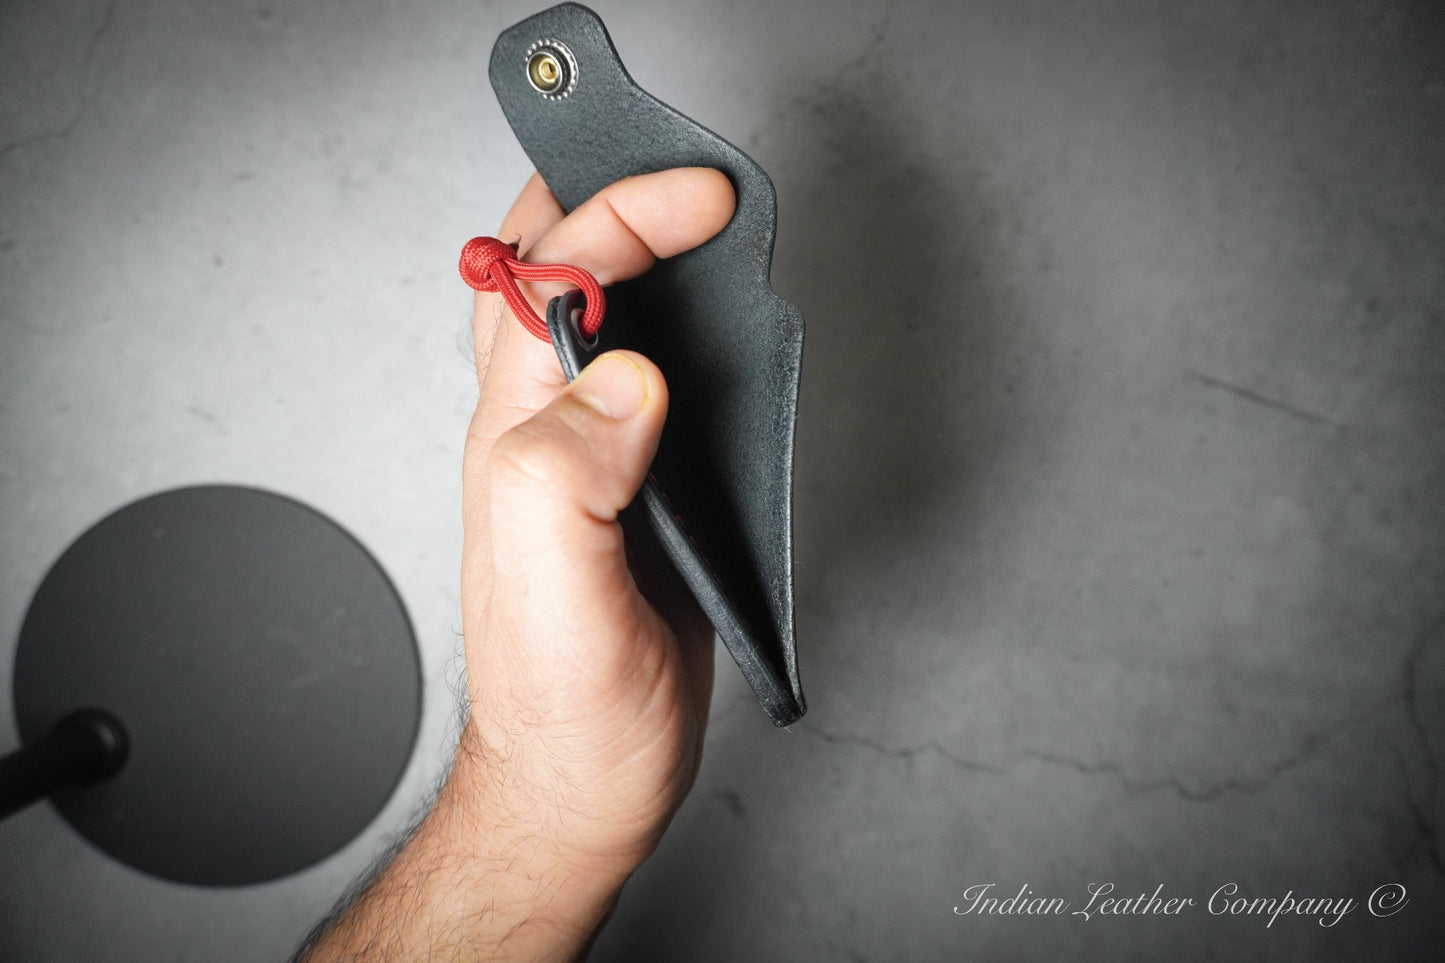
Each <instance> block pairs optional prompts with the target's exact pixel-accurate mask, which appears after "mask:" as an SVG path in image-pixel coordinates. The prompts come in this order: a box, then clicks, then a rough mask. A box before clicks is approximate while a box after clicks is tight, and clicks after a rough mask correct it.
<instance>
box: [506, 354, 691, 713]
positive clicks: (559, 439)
mask: <svg viewBox="0 0 1445 963" xmlns="http://www.w3.org/2000/svg"><path fill="white" fill-rule="evenodd" d="M666 411H667V386H666V384H665V382H664V381H663V379H662V374H661V372H659V371H658V369H657V367H656V366H655V365H653V364H652V363H651V362H649V361H648V360H647V359H646V358H643V357H642V356H641V355H638V354H635V353H633V352H625V351H611V352H607V353H606V354H603V355H601V356H600V357H598V358H597V359H596V360H595V361H593V362H592V364H590V365H589V366H588V367H587V368H586V369H585V370H584V371H583V373H582V375H581V376H580V377H579V378H578V379H577V380H576V381H575V382H573V383H572V384H571V385H569V386H568V387H567V388H566V390H564V391H563V392H562V393H561V394H560V395H559V396H558V397H557V398H556V399H555V400H554V401H552V403H551V404H549V405H548V406H547V407H546V408H544V409H543V410H542V411H540V412H538V413H537V414H536V415H535V416H533V417H532V418H530V419H528V420H527V421H525V422H523V423H522V424H520V425H518V426H516V427H515V428H513V429H511V430H509V431H508V432H506V433H505V434H504V435H502V436H501V437H500V438H498V440H497V442H496V445H495V446H494V448H493V451H492V457H491V458H490V460H489V464H488V482H489V486H488V490H489V501H490V511H489V514H490V516H491V525H490V527H491V532H490V534H491V538H490V549H491V555H492V567H493V578H494V581H493V591H492V612H491V615H490V619H492V620H500V621H501V622H502V623H505V624H506V626H507V627H508V628H509V630H510V632H511V633H512V634H514V635H515V637H516V638H521V639H526V640H528V644H527V646H526V650H527V651H526V658H527V660H528V661H529V662H531V663H532V664H534V665H535V666H536V667H537V671H538V672H539V673H542V674H545V673H548V672H553V671H555V668H556V666H558V665H559V664H560V665H563V666H572V667H576V668H578V669H579V670H581V669H582V667H587V668H586V671H585V672H584V674H586V675H595V676H596V678H595V681H596V682H597V683H598V684H600V685H604V686H605V685H606V684H607V681H608V679H609V678H613V677H615V676H616V673H617V672H619V671H620V672H623V673H624V674H625V673H626V672H628V671H634V670H635V667H633V668H631V669H630V668H628V666H629V665H631V662H630V657H631V656H634V655H637V653H635V652H631V651H630V650H631V649H632V647H634V646H635V645H637V644H639V641H638V640H640V639H645V638H655V636H656V632H655V631H647V629H648V628H649V627H650V626H652V625H653V624H654V621H653V620H655V615H654V614H653V613H652V612H651V610H650V609H649V608H648V607H647V604H646V603H645V602H644V601H643V600H642V598H641V596H640V595H639V594H638V592H637V590H636V588H635V586H634V584H633V582H632V576H631V574H630V572H629V571H628V567H627V557H626V553H625V551H624V546H623V539H622V528H621V526H620V525H619V524H618V523H617V515H618V513H619V512H620V511H621V510H622V509H623V508H625V507H626V506H627V505H628V504H629V503H630V502H631V501H632V499H633V497H634V496H635V495H636V494H637V491H638V489H639V488H640V487H641V486H642V480H643V478H644V477H645V475H646V474H647V469H648V466H649V465H650V464H651V462H652V457H653V455H654V453H655V452H656V450H657V441H658V438H659V437H660V436H661V434H662V424H663V419H664V417H665V415H666ZM519 668H523V669H524V670H525V667H519Z"/></svg>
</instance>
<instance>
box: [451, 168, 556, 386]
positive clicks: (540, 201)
mask: <svg viewBox="0 0 1445 963" xmlns="http://www.w3.org/2000/svg"><path fill="white" fill-rule="evenodd" d="M564 216H565V215H564V213H563V211H562V205H561V204H558V203H557V199H556V198H555V197H553V196H552V191H551V190H550V189H549V188H548V187H547V184H546V182H545V181H543V180H542V175H541V174H538V173H536V172H533V174H532V176H531V177H529V178H527V183H526V184H525V185H523V187H522V192H521V193H520V194H518V195H517V200H516V201H515V202H513V204H512V208H511V210H509V211H507V216H506V217H504V218H502V226H501V227H500V228H498V230H497V237H498V238H500V239H501V240H502V241H505V242H506V243H508V244H511V243H513V242H515V243H516V244H517V249H518V250H519V251H521V252H523V253H524V254H525V253H526V252H527V251H528V250H530V249H531V247H532V246H533V245H535V244H536V243H537V240H538V239H539V238H541V237H542V236H543V235H544V234H546V233H547V232H548V231H550V230H551V229H552V227H553V226H554V225H556V224H557V222H559V221H561V220H562V218H563V217H564ZM502 307H503V302H502V298H501V295H499V294H487V293H484V292H482V291H478V292H477V293H476V294H475V295H474V296H473V298H472V344H473V347H474V349H475V355H476V363H477V382H478V383H479V384H480V383H481V382H482V381H483V380H484V379H485V378H486V372H487V365H488V363H489V362H490V360H491V355H492V347H493V342H494V340H495V338H496V332H497V328H498V326H499V325H500V324H501V323H502V321H503V320H504V319H505V317H506V315H505V314H504V312H503V310H502Z"/></svg>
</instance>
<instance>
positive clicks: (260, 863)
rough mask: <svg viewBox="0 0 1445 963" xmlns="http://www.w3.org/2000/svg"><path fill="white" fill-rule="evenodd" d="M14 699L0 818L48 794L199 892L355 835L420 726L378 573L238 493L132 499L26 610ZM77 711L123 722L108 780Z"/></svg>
mask: <svg viewBox="0 0 1445 963" xmlns="http://www.w3.org/2000/svg"><path fill="white" fill-rule="evenodd" d="M14 688H15V715H16V719H17V722H18V723H19V728H20V734H21V738H22V740H23V742H24V743H25V747H26V748H25V749H23V750H22V751H21V752H19V753H17V754H15V755H14V756H11V757H10V758H9V759H7V760H3V761H0V783H6V784H7V787H6V788H5V789H3V790H0V801H8V802H9V803H10V805H11V808H12V809H13V808H14V807H15V806H16V805H23V804H24V803H25V802H26V801H27V798H34V797H35V796H36V795H38V794H43V793H50V792H54V795H53V797H52V798H53V799H54V802H55V804H56V806H57V807H58V808H59V810H60V812H61V814H62V815H63V816H64V817H65V818H66V819H67V820H68V821H69V822H70V823H71V824H72V825H73V826H74V827H75V828H76V829H77V830H78V831H79V832H80V833H81V834H82V835H84V836H85V837H86V838H87V839H89V840H90V841H91V842H93V843H94V844H95V845H96V846H98V847H100V848H101V849H102V850H104V851H105V852H107V853H109V854H110V855H112V856H114V857H115V858H116V859H119V860H121V861H123V862H125V863H128V864H130V865H131V866H134V867H135V868H137V869H140V870H143V871H144V872H147V873H151V874H153V875H156V876H160V877H163V878H166V879H170V880H176V881H179V882H185V883H194V884H200V885H207V886H227V885H242V884H249V883H259V882H263V881H266V880H271V879H275V878H277V877H280V876H285V875H288V874H290V873H294V872H296V871H298V870H300V869H303V868H305V867H306V866H309V865H311V864H313V863H315V862H317V861H319V860H321V859H323V858H325V857H326V856H328V855H330V854H331V853H333V852H335V851H336V850H337V849H339V848H340V847H342V846H343V845H345V844H346V843H347V842H349V841H350V840H351V839H353V838H354V837H355V836H356V834H357V833H359V832H360V831H361V830H362V829H363V828H364V827H365V826H366V825H367V823H369V822H370V821H371V820H372V819H373V818H374V817H375V816H376V814H377V812H378V811H379V810H380V809H381V807H382V805H383V804H384V803H385V802H386V800H387V799H388V798H389V797H390V795H391V793H392V791H393V790H394V789H395V787H396V784H397V781H398V780H399V779H400V777H401V774H402V771H403V770H404V769H405V767H406V764H407V761H408V760H409V759H410V756H411V752H412V747H413V744H414V742H415V740H416V732H417V725H418V721H419V718H420V714H421V682H420V670H419V667H418V664H417V652H416V643H415V639H414V637H413V634H412V630H411V626H410V623H409V622H408V620H407V617H406V613H405V610H404V609H403V607H402V604H401V601H400V599H399V597H398V596H397V593H396V591H395V589H394V588H393V587H392V585H391V583H390V581H389V580H388V579H387V577H386V575H385V573H384V572H383V571H382V570H381V568H380V566H379V565H377V563H376V561H375V560H374V559H373V558H372V557H371V556H370V555H369V554H368V553H367V552H366V550H365V549H364V548H362V546H361V545H360V544H359V543H358V542H357V541H356V540H355V539H353V538H352V537H351V536H350V535H349V534H347V533H346V532H345V531H344V530H342V529H341V528H340V527H338V526H337V525H336V524H335V523H334V522H332V521H330V520H329V519H327V518H325V517H323V516H321V515H319V514H317V513H316V512H314V511H312V510H311V509H309V508H307V507H305V506H303V505H301V504H298V503H297V502H294V501H291V500H289V499H286V498H283V497H281V496H278V495H274V494H270V493H268V492H262V491H257V490H255V489H249V488H238V487H230V486H206V487H199V488H185V489H179V490H176V491H171V492H165V493H163V494H160V495H156V496H153V497H151V498H146V499H143V500H141V501H139V502H135V503H134V504H131V505H129V506H127V507H125V508H123V509H121V510H119V511H117V512H116V513H114V514H113V515H110V516H109V517H107V518H105V519H103V520H102V521H101V522H99V523H98V524H96V525H95V527H93V528H92V529H90V530H89V531H87V532H86V533H85V534H84V535H82V536H81V537H80V538H79V539H78V540H77V541H76V542H75V543H74V544H73V545H71V546H70V548H69V549H67V550H66V551H65V553H64V554H63V555H62V556H61V557H60V559H59V560H58V561H57V562H56V563H55V565H54V567H52V568H51V570H50V572H49V573H48V574H47V575H46V577H45V579H44V581H43V583H42V584H41V586H40V588H39V590H38V591H37V592H36V594H35V598H34V600H33V601H32V602H31V606H30V609H29V612H28V613H27V615H26V619H25V623H24V627H23V628H22V630H21V635H20V644H19V649H18V651H17V654H16V659H15V674H14ZM82 709H96V710H103V714H108V715H109V716H110V717H113V720H115V721H117V722H118V726H117V729H118V731H119V733H120V735H119V737H118V738H119V739H120V741H121V742H120V747H119V750H118V756H119V759H120V761H121V762H123V765H120V766H119V770H118V771H115V765H116V758H117V753H116V752H115V751H112V752H111V754H110V755H109V756H105V755H104V753H103V752H102V755H101V756H99V757H98V756H96V755H95V752H96V751H97V747H98V746H99V748H100V749H101V750H103V749H104V746H105V738H106V736H105V731H106V730H105V728H104V726H103V725H102V726H101V727H100V728H97V727H96V726H95V725H92V724H91V723H94V722H95V719H96V718H97V717H94V716H82V717H81V724H79V725H78V724H77V723H76V722H75V721H74V720H70V721H67V722H66V724H65V725H59V724H60V723H61V722H62V720H69V719H70V717H72V715H73V714H75V713H76V711H77V710H82ZM86 720H89V722H87V721H86ZM97 740H99V741H98V742H97ZM125 743H128V756H127V754H126V747H125ZM112 749H113V750H114V749H115V747H112ZM107 760H109V761H107ZM107 766H109V767H110V773H113V774H111V775H109V778H104V777H105V776H106V775H107V773H106V772H105V770H106V767H107ZM96 778H104V781H101V782H99V783H95V784H93V785H77V783H83V782H85V781H87V780H94V779H96ZM61 786H70V787H71V788H59V789H58V791H55V790H56V789H57V788H58V787H61Z"/></svg>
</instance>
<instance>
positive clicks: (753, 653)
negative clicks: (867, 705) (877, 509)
mask: <svg viewBox="0 0 1445 963" xmlns="http://www.w3.org/2000/svg"><path fill="white" fill-rule="evenodd" d="M584 303H585V302H584V301H583V300H582V293H581V292H580V291H572V292H570V293H568V294H565V295H562V296H561V297H557V298H553V299H552V301H551V303H550V304H549V305H548V306H547V333H548V334H550V335H551V337H552V344H553V346H554V347H556V349H557V359H558V360H559V361H560V362H561V363H562V372H563V373H564V374H565V375H566V376H567V380H568V381H571V380H573V379H574V378H576V377H577V374H578V373H579V372H580V371H581V370H582V369H583V368H585V367H586V366H587V363H588V362H589V361H591V360H592V356H593V355H594V354H596V353H597V346H596V345H592V346H588V345H587V343H586V342H584V341H583V340H582V338H581V336H580V335H579V333H578V331H577V328H576V324H575V319H576V318H577V317H579V316H580V315H581V313H582V305H583V304H584ZM574 312H575V313H574ZM638 503H640V505H641V509H642V512H643V514H644V515H645V516H646V518H647V523H648V525H649V526H650V527H651V529H652V532H653V534H654V535H655V536H656V538H657V540H658V542H659V544H660V545H661V547H662V550H663V552H664V553H665V554H666V555H667V557H668V559H670V560H671V561H672V564H673V567H675V568H676V569H677V573H678V574H679V575H681V576H682V580H683V583H684V584H686V585H687V588H688V590H689V591H690V592H692V596H693V598H695V599H697V602H698V605H699V606H700V607H701V608H702V611H703V614H704V615H706V616H707V617H708V621H710V622H711V623H712V625H713V628H714V629H716V630H717V634H718V637H719V638H721V639H722V640H723V644H724V645H726V646H727V649H728V652H730V653H732V657H733V661H735V662H737V664H738V668H740V669H742V671H743V677H744V678H746V679H747V680H748V682H749V684H751V685H752V687H753V692H755V693H756V694H757V697H758V701H759V702H761V703H762V705H763V708H764V709H765V710H766V711H767V713H768V715H769V716H770V717H771V718H772V719H773V721H774V722H775V723H776V724H777V725H780V726H786V725H788V724H789V723H792V722H796V721H797V720H798V719H799V718H800V717H801V716H802V715H803V712H804V711H806V706H805V705H804V704H803V702H802V697H801V693H798V694H796V695H795V694H794V692H793V691H792V690H791V688H790V685H789V683H788V682H786V681H784V679H783V678H782V676H781V675H779V673H778V670H777V669H776V668H775V667H774V666H773V664H772V663H771V662H770V661H769V660H768V657H767V655H766V653H765V652H764V651H763V650H762V648H761V636H760V635H759V633H757V632H755V631H753V629H752V628H751V627H750V626H749V625H748V623H747V621H746V620H745V619H744V618H743V617H742V615H740V614H739V612H738V610H737V608H736V607H734V605H733V603H732V601H731V600H730V599H729V598H728V593H727V591H726V590H725V589H724V588H723V586H722V583H721V582H720V581H719V580H718V577H717V575H716V573H714V572H713V570H712V567H711V566H710V565H709V563H708V559H707V557H706V556H704V555H702V554H701V553H700V552H699V550H698V548H697V544H696V542H694V541H693V539H692V537H691V536H690V535H688V533H687V530H686V528H685V527H684V523H683V520H682V519H681V518H679V517H678V515H677V514H676V513H675V512H674V511H673V508H672V503H671V501H670V500H669V499H668V497H667V496H666V495H664V494H663V492H662V488H661V486H660V485H659V483H658V481H657V477H656V475H655V474H649V475H648V476H647V479H646V480H645V481H644V482H643V483H642V491H641V492H640V493H639V495H638ZM638 503H634V504H635V505H636V504H638Z"/></svg>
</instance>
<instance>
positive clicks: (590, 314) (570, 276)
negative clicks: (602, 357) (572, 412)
mask: <svg viewBox="0 0 1445 963" xmlns="http://www.w3.org/2000/svg"><path fill="white" fill-rule="evenodd" d="M457 266H458V268H459V269H460V270H461V272H462V280H463V281H465V282H467V284H468V285H469V286H470V287H473V288H475V289H476V290H478V291H494V292H498V293H500V294H501V295H502V297H503V298H505V299H506V302H507V306H508V307H509V308H511V309H512V313H513V314H515V315H516V316H517V320H518V321H520V322H522V327H524V328H526V329H527V330H528V331H530V332H532V333H533V334H535V335H536V336H537V337H539V338H541V339H542V340H543V341H551V340H552V339H551V338H549V337H548V336H547V322H545V321H543V320H542V319H541V318H539V317H538V316H537V312H536V311H534V310H532V305H531V303H530V302H528V301H527V298H526V295H524V294H522V290H521V288H519V287H517V282H518V281H567V282H570V283H571V284H574V285H576V286H577V287H578V288H580V289H581V291H582V294H583V296H584V297H586V298H587V307H586V308H585V309H584V310H583V312H582V320H581V321H580V322H579V323H578V325H577V332H578V334H580V335H581V336H582V339H583V340H584V341H591V340H592V339H593V338H595V337H597V329H598V328H600V327H602V315H603V314H604V313H605V312H606V310H607V302H606V300H605V299H604V298H603V296H602V285H600V284H598V283H597V279H596V278H594V277H593V276H592V275H591V274H590V273H588V272H587V271H584V270H583V269H582V268H580V267H574V266H573V265H571V264H528V263H527V262H525V261H519V260H518V259H517V245H515V244H503V243H502V242H501V241H499V240H497V239H496V238H494V237H474V238H472V239H471V240H470V241H468V242H467V243H466V246H465V247H463V248H462V259H461V262H460V263H459V264H458V265H457Z"/></svg>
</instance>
